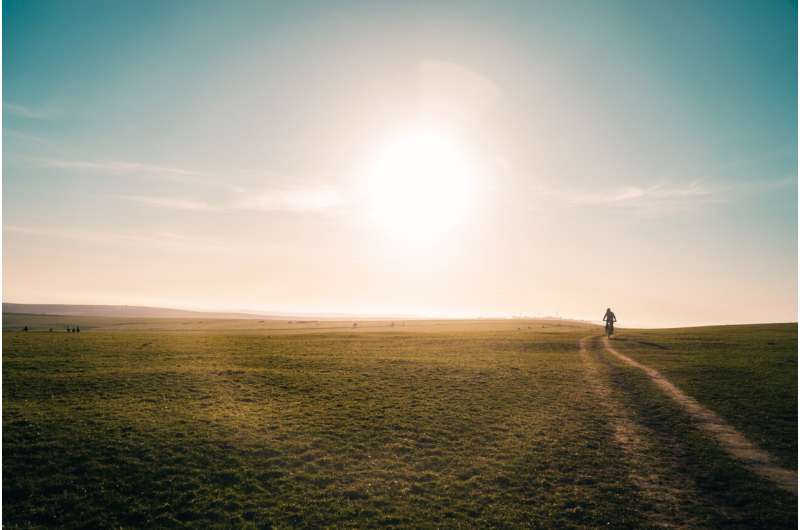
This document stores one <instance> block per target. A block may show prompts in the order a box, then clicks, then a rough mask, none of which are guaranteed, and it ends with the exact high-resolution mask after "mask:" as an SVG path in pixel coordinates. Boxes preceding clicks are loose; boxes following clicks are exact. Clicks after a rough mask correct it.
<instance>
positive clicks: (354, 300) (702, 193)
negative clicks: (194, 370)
mask: <svg viewBox="0 0 800 530" xmlns="http://www.w3.org/2000/svg"><path fill="white" fill-rule="evenodd" d="M504 6H505V9H502V10H500V9H496V4H495V3H492V2H475V3H470V4H468V5H465V4H464V3H457V4H456V3H448V2H442V3H437V4H436V5H430V4H429V3H414V2H410V3H403V4H398V3H395V2H374V3H370V4H369V5H366V4H361V3H357V2H344V1H343V2H324V3H305V4H302V5H301V4H293V5H276V4H271V3H263V2H244V1H243V2H237V3H236V4H233V5H231V4H229V3H226V2H210V1H209V2H169V3H149V4H139V3H122V2H107V1H83V2H76V3H51V2H41V1H26V2H9V1H7V2H5V3H4V4H3V14H4V16H5V17H6V20H7V21H8V24H6V27H5V29H6V31H5V32H4V35H3V46H4V52H3V59H4V63H5V64H4V90H3V114H4V120H3V191H4V193H3V254H4V261H3V300H4V301H6V302H21V303H33V304H46V303H47V304H49V303H65V304H118V305H146V306H156V307H175V308H186V309H204V310H209V311H230V310H231V309H232V308H237V310H244V311H247V310H258V311H265V310H269V311H272V312H283V313H308V314H314V313H317V314H319V313H346V314H364V315H366V314H419V315H429V316H439V317H445V316H487V317H489V316H512V315H515V314H526V315H538V316H545V315H559V316H563V317H565V318H576V319H591V320H599V319H600V317H601V316H602V314H603V311H604V310H605V308H606V307H608V306H611V307H612V308H613V309H614V310H615V312H616V314H617V316H618V318H619V320H620V322H619V323H620V325H621V326H631V325H637V326H659V327H663V326H671V325H693V324H727V323H743V322H793V321H796V320H797V316H796V315H797V101H796V93H797V67H796V64H797V45H796V43H797V33H796V21H797V8H796V5H794V4H792V3H790V2H785V3H778V2H775V3H769V4H764V5H757V4H756V3H745V2H729V3H724V4H723V3H719V4H713V3H710V2H703V3H695V2H671V3H669V4H662V3H656V2H638V1H636V2H634V1H621V2H615V3H613V4H607V5H600V4H594V5H593V4H590V3H586V4H583V3H578V2H576V3H570V4H565V3H562V2H507V3H505V4H504Z"/></svg>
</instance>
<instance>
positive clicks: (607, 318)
mask: <svg viewBox="0 0 800 530" xmlns="http://www.w3.org/2000/svg"><path fill="white" fill-rule="evenodd" d="M616 321H617V316H616V315H615V314H614V312H613V311H612V310H611V308H610V307H609V308H607V309H606V314H605V315H603V322H605V323H606V335H608V336H609V337H610V336H611V335H613V334H614V322H616Z"/></svg>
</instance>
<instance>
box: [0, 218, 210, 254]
mask: <svg viewBox="0 0 800 530" xmlns="http://www.w3.org/2000/svg"><path fill="white" fill-rule="evenodd" d="M3 233H9V234H20V235H25V236H35V237H47V238H57V239H68V240H73V241H82V242H88V243H98V244H111V245H124V246H130V245H131V244H136V245H147V246H149V247H156V248H166V249H178V250H194V251H213V252H218V251H222V250H225V247H224V246H222V245H219V244H217V243H215V242H212V241H208V240H200V239H196V238H190V237H186V236H183V235H180V234H174V233H171V232H153V233H145V234H141V233H127V232H105V231H97V230H80V229H77V230H76V229H67V228H61V227H36V226H19V225H8V226H4V227H3Z"/></svg>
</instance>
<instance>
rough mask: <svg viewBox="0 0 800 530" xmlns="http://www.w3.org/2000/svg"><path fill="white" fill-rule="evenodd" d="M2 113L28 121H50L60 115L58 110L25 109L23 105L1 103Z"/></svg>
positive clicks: (45, 108)
mask: <svg viewBox="0 0 800 530" xmlns="http://www.w3.org/2000/svg"><path fill="white" fill-rule="evenodd" d="M3 112H6V113H8V114H11V115H13V116H18V117H20V118H26V119H29V120H52V119H54V118H56V117H58V116H59V115H60V114H61V113H60V112H59V111H58V110H56V109H53V108H47V107H41V108H34V107H26V106H25V105H18V104H16V103H3Z"/></svg>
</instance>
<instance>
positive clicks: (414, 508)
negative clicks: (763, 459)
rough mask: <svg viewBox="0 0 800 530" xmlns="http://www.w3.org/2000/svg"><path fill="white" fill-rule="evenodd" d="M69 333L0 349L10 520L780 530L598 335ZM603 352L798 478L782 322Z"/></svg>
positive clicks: (13, 334) (492, 325)
mask: <svg viewBox="0 0 800 530" xmlns="http://www.w3.org/2000/svg"><path fill="white" fill-rule="evenodd" d="M83 320H86V319H76V318H74V317H71V318H69V319H67V321H69V322H72V321H77V322H75V323H77V324H79V325H80V326H81V329H82V330H84V331H83V332H82V333H80V334H70V333H64V332H53V333H49V332H47V331H32V332H28V333H24V332H19V331H4V333H3V343H4V344H3V345H4V359H3V361H4V362H3V382H4V385H3V457H4V458H3V473H4V481H3V501H4V502H3V508H4V509H3V523H4V525H5V526H7V527H9V528H16V527H30V526H47V525H50V526H59V527H86V528H99V527H141V526H166V527H183V526H192V527H208V526H219V527H248V526H251V527H270V526H273V527H290V526H301V527H325V526H329V527H374V526H382V525H391V526H399V527H426V528H434V527H506V528H510V527H536V528H554V527H562V528H597V527H600V526H603V527H610V528H642V527H657V526H660V527H707V528H708V527H725V528H794V527H795V526H796V517H797V498H796V496H794V495H792V494H791V493H788V492H785V491H783V490H781V489H779V488H777V487H776V486H774V485H772V484H771V483H769V482H767V481H765V480H763V479H760V478H758V477H756V476H754V475H753V474H752V473H750V472H749V471H748V470H747V469H746V467H744V466H743V465H742V464H741V463H739V462H736V461H734V460H732V459H731V457H729V456H728V455H727V454H726V453H725V452H724V451H722V450H721V449H720V448H719V447H718V446H717V445H716V444H715V442H714V441H713V440H711V439H709V438H707V437H706V436H704V435H702V434H701V433H700V432H698V431H697V429H695V428H694V427H693V425H692V422H691V420H690V419H689V418H688V417H687V415H686V414H685V413H684V412H683V411H682V410H680V409H679V408H678V407H676V406H675V404H674V403H672V402H671V401H670V400H669V399H668V398H666V397H665V396H664V395H662V394H661V393H660V392H659V390H658V389H657V388H656V387H655V386H654V385H653V384H652V383H651V382H650V381H649V380H648V379H647V377H645V376H644V375H643V374H642V373H641V372H640V371H637V370H635V369H632V368H630V367H628V366H623V365H621V364H620V363H618V362H615V361H614V360H613V359H609V358H607V356H606V355H605V354H604V353H603V352H602V347H601V345H600V343H599V341H596V340H590V341H589V342H588V343H587V345H588V346H587V348H588V349H587V350H586V351H584V352H583V353H582V352H581V351H580V350H579V341H580V339H581V338H584V337H587V336H588V337H591V336H598V335H599V334H600V333H599V332H600V331H601V330H600V329H599V328H597V327H594V326H589V325H584V324H577V323H566V322H551V321H521V320H513V321H471V322H459V321H438V322H420V321H409V322H406V323H405V325H402V323H400V322H396V323H395V325H394V326H392V325H391V322H382V323H381V322H363V323H359V325H358V326H357V327H355V328H354V327H353V325H352V322H340V323H336V325H335V326H332V325H329V323H325V322H322V323H299V324H298V323H292V324H290V323H288V322H271V321H267V322H259V321H249V324H248V323H245V322H243V321H211V322H195V323H192V324H184V323H183V322H185V321H181V320H178V319H164V320H163V321H155V320H128V321H126V322H119V321H113V320H103V319H99V320H97V319H95V320H91V321H86V322H84V321H83ZM22 322H27V323H28V325H30V326H32V329H35V330H46V329H49V327H54V328H57V329H63V325H64V324H65V322H66V321H64V320H59V317H44V316H40V317H28V316H19V315H14V316H11V315H7V316H6V318H5V321H4V327H5V329H7V330H9V329H16V328H15V326H20V325H21V324H22ZM319 328H323V329H319ZM330 328H335V329H330ZM615 346H616V347H618V348H619V349H620V350H621V351H624V352H625V354H626V355H630V356H632V357H635V358H636V359H638V360H639V361H641V362H643V363H646V364H648V365H651V366H653V367H656V368H658V369H659V370H661V371H662V372H663V373H664V374H665V375H667V376H668V377H670V379H672V380H673V382H674V383H675V384H677V385H678V386H679V387H681V388H682V389H684V390H685V391H686V392H687V393H689V394H690V395H692V396H693V397H695V398H697V399H698V400H700V401H701V402H703V403H705V404H706V405H707V406H708V407H709V408H712V409H713V410H715V411H716V412H717V413H719V414H720V415H722V416H723V417H724V418H725V419H726V420H728V421H729V422H730V423H732V424H733V425H735V426H736V427H737V428H739V429H740V430H741V431H743V432H744V433H745V434H747V435H748V436H749V437H751V439H752V440H754V441H756V442H757V443H758V444H759V445H761V446H762V447H763V448H765V449H767V450H769V451H771V452H772V453H773V454H775V455H776V457H777V458H779V459H780V461H781V462H782V463H783V465H785V466H787V467H792V468H794V469H796V468H797V463H796V459H795V456H794V455H796V450H797V383H796V377H797V353H796V348H797V327H796V325H794V324H787V325H772V326H737V327H719V328H696V329H683V330H661V331H647V330H632V331H630V332H627V331H625V330H621V331H620V333H619V337H618V339H617V340H616V341H615ZM621 418H622V419H621ZM623 420H624V421H623ZM621 424H624V425H627V426H628V427H631V429H632V430H631V432H634V433H635V434H636V440H637V443H635V444H632V443H630V442H629V441H628V442H626V441H624V440H623V441H620V440H621V439H620V434H619V429H618V428H616V429H615V425H616V426H617V427H619V425H621ZM651 475H658V479H657V480H656V479H652V477H651ZM662 485H666V486H665V487H664V488H662V487H661V486H662ZM667 486H668V487H667ZM667 490H668V491H667Z"/></svg>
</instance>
